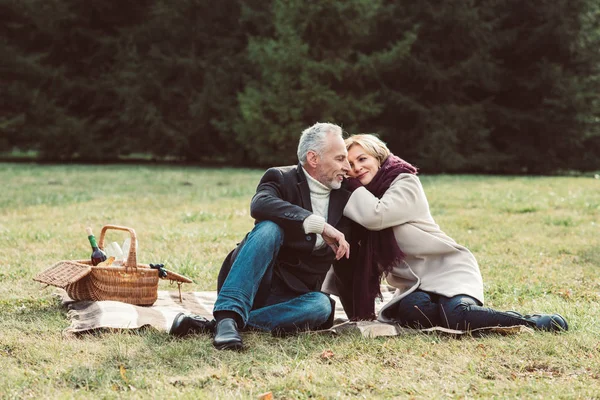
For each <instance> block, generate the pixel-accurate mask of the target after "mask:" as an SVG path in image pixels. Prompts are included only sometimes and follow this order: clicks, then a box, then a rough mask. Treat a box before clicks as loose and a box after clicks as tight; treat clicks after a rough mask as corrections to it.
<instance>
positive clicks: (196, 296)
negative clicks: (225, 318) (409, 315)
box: [58, 286, 533, 337]
mask: <svg viewBox="0 0 600 400" xmlns="http://www.w3.org/2000/svg"><path fill="white" fill-rule="evenodd" d="M381 293H382V296H383V300H378V301H377V302H376V305H375V309H376V311H377V312H378V311H379V310H380V309H381V307H382V306H383V305H384V304H386V303H387V302H388V301H389V300H390V299H391V298H392V296H393V293H394V289H393V288H391V287H389V286H382V288H381ZM58 296H59V297H60V299H61V302H62V304H63V306H65V307H67V308H68V310H69V311H68V314H67V315H68V317H69V319H70V321H71V325H70V326H69V327H68V328H66V329H65V330H64V334H66V335H74V334H81V333H85V332H92V331H97V330H102V329H105V330H121V329H139V328H142V327H148V326H150V327H153V328H155V329H157V330H160V331H165V332H169V330H170V328H171V325H172V324H173V319H174V318H175V316H176V315H177V314H178V313H180V312H184V313H186V314H196V315H200V316H203V317H205V318H207V319H209V320H210V319H212V310H213V306H214V303H215V301H216V299H217V292H216V291H209V292H185V293H182V297H181V300H182V301H180V299H179V293H178V292H175V291H173V292H171V291H165V290H159V291H158V299H157V300H156V302H155V303H154V305H152V306H151V307H141V306H134V305H131V304H127V303H122V302H119V301H74V300H72V299H70V298H69V296H68V295H67V293H66V292H65V291H64V290H61V291H60V292H58ZM332 297H333V298H334V299H335V300H336V309H335V314H334V319H335V321H337V322H338V323H337V324H336V325H334V326H333V327H332V328H330V329H327V330H324V331H318V332H311V334H314V333H317V334H333V335H336V334H342V333H346V332H352V331H354V332H360V333H361V334H362V335H363V336H365V337H378V336H397V335H401V334H414V333H423V332H442V333H448V334H454V335H464V334H472V333H474V332H496V333H500V334H516V333H524V332H528V333H530V332H533V330H532V329H531V328H528V327H525V326H514V327H490V328H482V329H477V330H473V331H468V332H467V331H459V330H453V329H446V328H442V327H433V328H428V329H408V328H403V327H400V326H397V325H393V324H385V323H381V322H378V321H359V322H349V321H347V316H346V314H345V312H344V309H343V308H342V305H341V302H340V301H339V299H337V298H336V297H335V296H332Z"/></svg>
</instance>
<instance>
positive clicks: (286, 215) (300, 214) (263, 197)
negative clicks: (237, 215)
mask: <svg viewBox="0 0 600 400" xmlns="http://www.w3.org/2000/svg"><path fill="white" fill-rule="evenodd" d="M284 184H285V182H284V177H283V173H282V172H281V171H280V170H279V169H277V168H270V169H269V170H267V172H265V174H264V175H263V177H262V178H261V180H260V183H259V184H258V187H257V188H256V194H255V195H254V197H252V201H251V203H250V215H251V216H252V218H254V219H256V220H259V221H264V220H267V221H273V222H275V223H276V224H277V225H279V226H281V227H282V228H283V230H284V231H288V230H297V231H302V233H304V228H303V226H302V223H303V222H304V220H305V219H306V218H307V217H308V216H310V215H312V213H311V212H310V211H308V210H307V209H305V208H302V207H301V206H299V205H296V204H292V203H290V202H289V201H287V200H284Z"/></svg>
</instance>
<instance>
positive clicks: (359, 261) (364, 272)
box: [348, 154, 417, 320]
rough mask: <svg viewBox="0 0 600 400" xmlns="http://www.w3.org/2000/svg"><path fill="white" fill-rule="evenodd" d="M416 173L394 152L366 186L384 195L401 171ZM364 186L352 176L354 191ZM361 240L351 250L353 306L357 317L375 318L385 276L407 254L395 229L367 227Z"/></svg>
mask: <svg viewBox="0 0 600 400" xmlns="http://www.w3.org/2000/svg"><path fill="white" fill-rule="evenodd" d="M402 173H409V174H416V173H417V168H415V167H414V166H412V165H411V164H409V163H407V162H406V161H404V160H403V159H401V158H399V157H397V156H395V155H393V154H390V155H389V156H388V158H386V160H385V161H384V162H383V164H382V165H381V168H379V171H377V174H375V176H374V177H373V180H371V182H369V184H367V185H366V186H365V188H366V189H367V190H368V191H369V192H371V193H373V195H375V196H377V197H378V198H381V197H382V196H383V194H384V193H385V192H386V190H387V189H388V188H389V187H390V185H391V184H392V182H393V181H394V179H396V177H397V176H398V175H399V174H402ZM359 186H361V185H360V182H359V181H358V179H355V178H350V179H348V187H349V188H350V190H352V189H356V188H357V187H359ZM357 235H358V238H359V240H360V247H359V250H358V255H357V256H355V255H356V254H357V252H356V251H354V252H353V253H351V258H352V259H353V265H354V266H355V267H354V272H353V287H352V296H353V307H354V313H353V314H354V315H353V319H355V320H357V319H358V320H371V319H374V318H375V298H376V297H378V296H379V297H381V292H380V290H379V287H380V283H381V278H382V277H383V276H384V275H385V274H387V273H388V272H391V271H392V268H393V267H394V264H396V263H397V262H399V261H401V260H403V259H404V253H403V252H402V250H401V249H400V247H398V242H397V241H396V237H395V236H394V231H393V229H392V228H391V227H390V228H386V229H383V230H381V231H369V230H366V229H364V228H362V229H359V231H358V232H357Z"/></svg>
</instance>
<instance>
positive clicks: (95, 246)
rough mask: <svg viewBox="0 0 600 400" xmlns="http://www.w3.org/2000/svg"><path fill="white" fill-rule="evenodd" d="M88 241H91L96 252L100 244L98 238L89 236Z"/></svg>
mask: <svg viewBox="0 0 600 400" xmlns="http://www.w3.org/2000/svg"><path fill="white" fill-rule="evenodd" d="M88 240H89V241H90V244H91V245H92V249H94V250H96V249H98V243H96V237H95V236H94V235H90V236H88Z"/></svg>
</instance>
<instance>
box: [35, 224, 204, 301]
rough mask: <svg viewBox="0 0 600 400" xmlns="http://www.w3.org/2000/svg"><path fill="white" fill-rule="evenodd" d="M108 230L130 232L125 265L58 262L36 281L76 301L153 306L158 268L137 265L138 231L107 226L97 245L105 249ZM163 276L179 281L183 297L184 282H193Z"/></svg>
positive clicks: (187, 279)
mask: <svg viewBox="0 0 600 400" xmlns="http://www.w3.org/2000/svg"><path fill="white" fill-rule="evenodd" d="M108 229H115V230H121V231H126V232H129V234H130V235H131V244H130V247H129V254H128V256H127V259H126V260H125V261H124V263H123V266H112V265H111V266H93V265H92V263H91V261H90V260H74V261H59V262H58V263H56V264H54V265H53V266H52V267H50V268H48V269H46V270H45V271H42V272H41V273H40V274H38V275H37V276H36V277H35V278H33V280H35V281H37V282H41V283H46V284H48V285H53V286H57V287H61V288H63V289H65V290H66V291H67V294H68V295H69V297H70V298H72V299H73V300H93V301H100V300H114V301H121V302H124V303H129V304H134V305H140V306H150V305H152V304H154V302H155V301H156V299H157V297H158V281H159V276H158V269H153V268H150V266H149V265H147V264H138V262H137V253H136V252H137V247H136V243H137V241H136V234H135V231H134V230H133V229H132V228H127V227H123V226H117V225H105V226H104V227H102V231H101V232H100V240H99V242H98V247H99V248H100V249H104V237H105V235H106V231H107V230H108ZM166 272H167V276H166V277H165V278H163V279H166V280H170V281H172V282H176V283H177V284H178V286H179V293H180V297H181V284H182V283H191V282H192V281H191V280H190V279H189V278H186V277H185V276H183V275H179V274H177V273H175V272H172V271H169V270H167V271H166Z"/></svg>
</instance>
